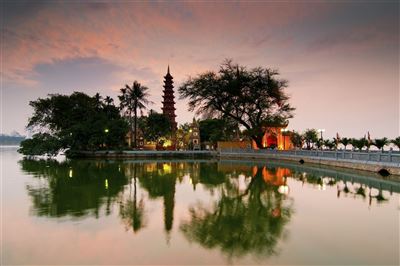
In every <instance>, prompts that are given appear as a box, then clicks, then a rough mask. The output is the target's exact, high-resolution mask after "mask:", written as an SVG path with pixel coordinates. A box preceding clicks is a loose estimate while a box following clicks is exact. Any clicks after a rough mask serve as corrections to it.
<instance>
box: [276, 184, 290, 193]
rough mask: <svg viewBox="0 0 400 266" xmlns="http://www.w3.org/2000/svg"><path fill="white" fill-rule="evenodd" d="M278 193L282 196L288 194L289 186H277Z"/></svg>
mask: <svg viewBox="0 0 400 266" xmlns="http://www.w3.org/2000/svg"><path fill="white" fill-rule="evenodd" d="M278 192H279V193H281V194H283V195H287V194H289V186H287V185H282V186H279V187H278Z"/></svg>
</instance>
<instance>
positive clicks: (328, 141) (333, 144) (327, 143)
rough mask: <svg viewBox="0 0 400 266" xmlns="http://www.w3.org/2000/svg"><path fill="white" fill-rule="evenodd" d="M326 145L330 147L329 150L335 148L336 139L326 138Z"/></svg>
mask: <svg viewBox="0 0 400 266" xmlns="http://www.w3.org/2000/svg"><path fill="white" fill-rule="evenodd" d="M324 146H325V147H326V148H328V149H329V150H332V149H333V148H335V147H336V141H335V139H334V140H329V139H326V140H324Z"/></svg>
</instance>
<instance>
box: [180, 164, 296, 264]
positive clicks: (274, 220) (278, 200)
mask: <svg viewBox="0 0 400 266" xmlns="http://www.w3.org/2000/svg"><path fill="white" fill-rule="evenodd" d="M218 184H221V183H218ZM219 188H220V189H219V191H221V195H220V197H219V199H218V200H216V202H215V203H214V204H211V205H210V204H207V205H203V204H201V203H198V204H197V205H195V206H193V207H191V208H190V209H189V212H190V220H189V221H187V222H183V223H182V224H181V226H180V230H181V231H182V232H183V234H184V235H185V237H186V238H187V239H189V240H190V241H194V242H196V243H199V244H200V245H201V246H203V247H205V248H208V249H220V250H221V251H222V252H223V253H225V254H227V255H228V256H229V257H243V256H246V255H249V254H257V255H259V256H266V257H268V256H271V255H273V254H276V253H277V252H278V251H277V245H278V243H279V240H280V238H281V237H282V236H283V235H284V234H285V225H286V224H287V223H288V221H289V220H290V217H291V214H292V211H293V210H292V207H291V205H290V204H288V201H287V200H286V198H285V195H282V194H280V193H279V192H278V187H277V186H274V185H271V184H268V183H266V182H265V180H264V179H263V176H262V170H261V169H258V170H257V173H256V174H255V175H254V176H253V177H251V181H250V182H249V184H248V185H247V187H246V188H245V189H244V191H241V190H240V189H239V187H238V182H235V178H234V177H231V178H227V177H225V182H224V183H222V184H221V185H219ZM206 206H211V207H206ZM244 228H245V230H244Z"/></svg>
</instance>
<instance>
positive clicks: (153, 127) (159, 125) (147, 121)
mask: <svg viewBox="0 0 400 266" xmlns="http://www.w3.org/2000/svg"><path fill="white" fill-rule="evenodd" d="M139 125H140V129H141V130H142V131H143V134H144V135H145V136H146V139H147V140H151V141H157V142H158V139H159V138H161V137H168V136H169V135H171V133H172V124H171V120H169V119H168V117H167V116H166V115H164V114H160V113H157V112H156V111H154V110H150V112H149V115H148V116H146V117H141V119H140V122H139Z"/></svg>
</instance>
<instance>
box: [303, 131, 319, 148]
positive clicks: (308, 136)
mask: <svg viewBox="0 0 400 266" xmlns="http://www.w3.org/2000/svg"><path fill="white" fill-rule="evenodd" d="M303 138H304V141H305V142H306V145H307V149H308V150H310V149H311V146H312V145H313V144H316V143H318V132H317V130H315V129H306V131H305V132H304V134H303Z"/></svg>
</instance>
